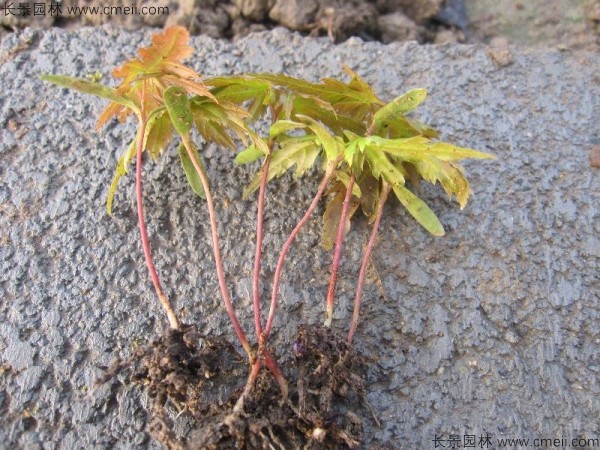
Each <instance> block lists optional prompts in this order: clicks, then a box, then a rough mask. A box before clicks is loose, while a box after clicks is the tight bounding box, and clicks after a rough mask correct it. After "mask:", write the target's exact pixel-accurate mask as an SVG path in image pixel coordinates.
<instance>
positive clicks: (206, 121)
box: [41, 27, 259, 359]
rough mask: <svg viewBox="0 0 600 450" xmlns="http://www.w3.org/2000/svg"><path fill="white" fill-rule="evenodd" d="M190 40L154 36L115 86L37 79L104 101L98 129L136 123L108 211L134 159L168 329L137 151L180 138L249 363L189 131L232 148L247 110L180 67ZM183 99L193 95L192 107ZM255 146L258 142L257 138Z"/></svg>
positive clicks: (174, 323) (173, 31)
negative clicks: (202, 202)
mask: <svg viewBox="0 0 600 450" xmlns="http://www.w3.org/2000/svg"><path fill="white" fill-rule="evenodd" d="M188 40H189V34H188V32H187V30H185V28H183V27H171V28H168V29H166V30H165V31H164V32H163V33H160V34H156V35H154V36H153V38H152V45H151V46H149V47H146V48H142V49H140V50H139V57H138V58H134V59H132V60H129V61H127V62H126V63H125V64H123V65H122V66H120V67H118V68H116V69H115V70H114V71H113V75H114V76H115V77H117V78H120V79H122V82H121V84H120V85H119V86H118V87H117V88H110V87H107V86H104V85H102V84H99V83H96V82H92V81H89V80H85V79H80V78H74V77H68V76H62V75H43V76H42V77H41V78H42V80H44V81H48V82H51V83H54V84H57V85H59V86H63V87H67V88H70V89H75V90H77V91H80V92H84V93H88V94H92V95H96V96H98V97H102V98H105V99H108V100H110V104H109V105H108V106H107V107H106V108H105V109H104V111H103V112H102V113H101V115H100V117H99V119H98V125H97V128H98V129H100V128H101V127H102V126H103V125H105V124H106V123H107V122H108V121H109V120H110V119H111V118H113V117H117V118H118V119H119V121H120V122H124V121H125V120H126V119H127V117H129V116H130V115H132V114H135V116H136V117H137V122H138V129H137V132H136V137H135V139H134V140H133V141H132V142H131V144H130V145H129V146H128V147H127V149H126V150H125V152H124V153H123V154H122V155H121V157H120V158H119V161H118V164H117V170H116V173H115V176H114V179H113V182H112V184H111V186H110V188H109V193H108V198H107V210H108V213H109V214H111V211H112V203H113V198H114V194H115V191H116V188H117V186H118V182H119V179H120V178H121V177H122V176H123V175H125V174H126V173H127V170H128V166H129V164H130V163H131V162H132V161H133V160H134V158H135V160H136V200H137V208H138V224H139V231H140V237H141V241H142V247H143V250H144V257H145V260H146V264H147V266H148V270H149V273H150V278H151V280H152V283H153V285H154V289H155V291H156V294H157V296H158V298H159V300H160V302H161V304H162V306H163V308H164V310H165V312H166V314H167V317H168V320H169V324H170V326H171V328H173V329H177V330H179V329H181V323H180V321H179V319H178V318H177V315H176V313H175V311H174V309H173V307H172V305H171V303H170V301H169V299H168V298H167V296H166V295H165V293H164V290H163V288H162V286H161V283H160V280H159V277H158V273H157V271H156V268H155V265H154V262H153V260H152V254H151V250H150V245H149V241H148V233H147V229H146V223H145V215H144V209H143V192H142V162H143V159H142V153H143V152H144V151H147V152H148V153H149V154H150V156H152V157H153V158H154V159H156V158H158V156H160V154H161V153H162V152H163V151H164V150H165V148H167V146H168V144H169V142H170V141H171V140H172V138H173V134H174V132H176V133H177V134H178V135H180V136H181V137H182V140H183V143H182V145H180V147H179V156H180V159H181V163H182V165H183V168H184V171H185V174H186V177H187V179H188V181H189V183H190V185H191V187H192V189H193V190H194V192H196V193H197V194H198V195H199V196H200V197H202V198H205V199H206V201H207V207H208V210H209V216H210V226H211V232H212V238H213V239H212V240H213V251H214V256H215V264H216V271H217V276H218V279H219V287H220V289H221V293H222V296H223V300H224V303H225V307H226V310H227V312H228V314H229V317H230V320H231V322H232V324H233V327H234V330H235V332H236V335H237V337H238V339H239V340H240V342H241V344H242V346H243V347H244V349H245V350H246V352H247V353H248V356H249V358H250V359H253V352H252V348H251V346H250V344H249V343H248V340H247V338H246V336H245V334H244V332H243V330H242V328H241V326H240V324H239V321H238V319H237V316H236V315H235V311H234V309H233V305H232V302H231V297H230V296H229V293H228V290H227V286H226V284H225V276H224V271H223V262H222V259H221V255H220V251H219V239H218V234H217V226H216V218H215V212H214V206H213V202H212V196H211V194H210V190H209V186H208V180H207V177H206V172H205V170H204V167H203V165H202V162H201V159H200V155H199V153H198V151H197V148H196V147H195V146H194V145H193V142H191V139H190V138H189V130H190V128H191V126H192V124H195V125H196V127H197V129H198V131H199V133H200V134H201V135H202V136H203V137H204V138H205V139H206V140H207V141H214V142H216V143H218V144H224V145H226V146H230V147H234V146H235V145H234V143H233V140H232V137H231V134H234V135H235V136H237V137H240V138H241V139H245V136H248V137H250V138H251V139H253V138H254V134H253V133H252V132H251V131H250V130H248V129H247V127H246V124H245V122H244V118H245V117H246V115H247V113H246V112H245V111H243V110H242V109H241V108H239V107H237V106H236V105H234V104H232V103H228V102H221V103H217V101H216V99H215V98H214V96H213V95H212V94H211V93H210V92H209V90H208V89H207V88H206V86H205V85H204V84H203V83H202V82H201V81H200V75H199V74H198V73H196V72H195V71H194V70H193V69H191V68H188V67H186V66H184V65H182V64H181V61H182V60H183V59H185V58H187V57H188V56H189V55H191V54H192V52H193V48H192V47H191V46H189V45H188V44H187V43H188ZM187 95H193V96H194V97H193V98H192V100H191V101H190V102H188V99H187ZM189 105H191V106H189ZM254 140H255V141H256V142H257V143H258V144H259V140H258V139H254Z"/></svg>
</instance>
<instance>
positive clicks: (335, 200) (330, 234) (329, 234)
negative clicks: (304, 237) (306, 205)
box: [321, 182, 358, 250]
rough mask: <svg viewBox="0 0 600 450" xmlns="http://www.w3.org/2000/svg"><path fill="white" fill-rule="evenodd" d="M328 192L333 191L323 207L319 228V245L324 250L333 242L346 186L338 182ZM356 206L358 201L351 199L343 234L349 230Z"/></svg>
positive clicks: (330, 246) (331, 246)
mask: <svg viewBox="0 0 600 450" xmlns="http://www.w3.org/2000/svg"><path fill="white" fill-rule="evenodd" d="M330 192H334V195H333V197H332V198H331V200H330V201H329V202H328V203H327V206H326V207H325V213H324V214H323V228H322V230H321V246H322V247H323V248H324V249H325V250H331V249H332V248H333V245H334V243H335V239H336V237H337V231H338V227H339V223H340V217H341V215H342V208H343V205H344V197H345V196H346V188H345V186H344V185H343V184H342V183H340V182H338V183H336V184H335V185H334V187H333V188H332V189H331V191H330ZM357 208H358V202H357V201H356V200H355V199H352V200H351V203H350V206H349V208H348V216H347V217H346V223H345V224H344V234H347V233H348V232H349V231H350V223H351V220H352V216H353V215H354V213H355V212H356V209H357Z"/></svg>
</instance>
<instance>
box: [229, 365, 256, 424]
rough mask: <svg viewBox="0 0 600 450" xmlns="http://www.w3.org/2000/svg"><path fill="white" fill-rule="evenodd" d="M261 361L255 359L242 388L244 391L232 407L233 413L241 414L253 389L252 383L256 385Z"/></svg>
mask: <svg viewBox="0 0 600 450" xmlns="http://www.w3.org/2000/svg"><path fill="white" fill-rule="evenodd" d="M260 366H261V361H260V358H256V359H255V360H254V362H253V363H252V366H251V369H250V375H248V379H247V380H246V385H245V386H244V391H243V392H242V395H240V398H238V399H237V401H236V402H235V406H234V407H233V411H234V412H242V411H243V410H244V402H245V401H246V399H247V398H248V396H249V395H250V392H252V388H253V387H254V383H256V379H257V378H258V374H259V373H260Z"/></svg>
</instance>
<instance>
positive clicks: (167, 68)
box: [42, 27, 492, 411]
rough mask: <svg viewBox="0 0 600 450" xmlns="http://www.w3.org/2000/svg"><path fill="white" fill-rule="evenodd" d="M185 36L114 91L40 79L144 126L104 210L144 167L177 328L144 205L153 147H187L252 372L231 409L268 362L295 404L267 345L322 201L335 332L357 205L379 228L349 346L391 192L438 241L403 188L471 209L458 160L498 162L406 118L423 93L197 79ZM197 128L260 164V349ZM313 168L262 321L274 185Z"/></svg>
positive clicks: (125, 69) (327, 83) (170, 41)
mask: <svg viewBox="0 0 600 450" xmlns="http://www.w3.org/2000/svg"><path fill="white" fill-rule="evenodd" d="M188 39H189V35H188V33H187V31H186V30H185V29H183V28H181V27H172V28H168V29H166V30H165V31H164V33H162V34H157V35H155V36H154V37H153V38H152V45H151V46H149V47H147V48H143V49H140V51H139V57H138V58H134V59H132V60H130V61H127V62H126V63H125V64H123V65H122V66H120V67H118V68H116V69H115V70H114V71H113V75H114V76H115V77H117V78H120V79H122V81H121V84H120V85H119V86H118V87H117V88H114V89H113V88H109V87H107V86H103V85H101V84H98V83H96V82H92V81H90V80H85V79H79V78H73V77H66V76H59V75H44V76H42V79H43V80H45V81H49V82H52V83H55V84H58V85H60V86H64V87H68V88H71V89H75V90H78V91H81V92H84V93H89V94H93V95H96V96H99V97H102V98H105V99H108V100H110V104H109V105H108V106H107V107H106V109H105V110H104V111H103V112H102V114H101V115H100V118H99V120H98V129H100V128H101V127H102V126H103V125H104V124H106V123H107V122H108V121H109V120H110V119H111V118H113V117H116V118H118V119H119V120H120V121H121V122H124V121H125V120H126V119H127V118H128V117H129V116H131V115H135V117H136V118H137V123H138V129H137V132H136V136H135V138H134V139H133V140H132V141H131V143H130V144H129V146H128V147H127V149H126V150H125V152H124V153H123V154H122V155H121V157H120V158H119V161H118V164H117V170H116V173H115V177H114V179H113V182H112V184H111V186H110V188H109V193H108V198H107V209H108V212H109V214H110V213H111V211H112V203H113V198H114V195H115V192H116V189H117V186H118V182H119V180H120V178H121V177H122V176H123V175H125V174H126V173H127V170H128V166H129V165H130V164H131V163H132V161H133V160H134V159H135V161H136V200H137V211H138V224H139V231H140V237H141V241H142V248H143V251H144V257H145V261H146V264H147V266H148V270H149V274H150V278H151V280H152V283H153V285H154V289H155V291H156V294H157V296H158V298H159V300H160V302H161V304H162V306H163V308H164V310H165V312H166V314H167V317H168V320H169V324H170V326H171V328H173V329H176V330H180V329H181V327H182V325H181V323H180V321H179V319H178V318H177V315H176V314H175V311H174V309H173V307H172V305H171V303H170V301H169V299H168V298H167V296H166V295H165V293H164V290H163V288H162V286H161V283H160V280H159V277H158V273H157V271H156V268H155V266H154V262H153V259H152V254H151V249H150V245H149V240H148V233H147V229H146V223H145V215H144V208H143V191H142V163H143V158H142V154H143V152H144V151H147V152H148V153H149V154H150V156H151V157H152V158H154V159H156V158H158V157H159V156H160V155H161V154H162V153H163V151H164V150H165V149H166V148H167V146H168V144H169V143H170V142H171V140H172V139H173V136H177V137H178V138H179V140H180V141H181V143H180V145H179V146H178V154H179V157H180V160H181V164H182V166H183V169H184V172H185V174H186V177H187V180H188V182H189V184H190V186H191V187H192V189H193V191H194V192H195V193H196V194H197V195H198V196H200V197H201V198H203V199H204V200H205V201H206V206H207V209H208V215H209V225H210V228H211V238H212V246H213V254H214V259H215V268H216V274H217V278H218V282H219V288H220V290H221V295H222V297H223V302H224V305H225V309H226V311H227V313H228V315H229V318H230V320H231V322H232V325H233V328H234V331H235V333H236V335H237V337H238V339H239V341H240V343H241V345H242V346H243V347H244V349H245V351H246V353H247V355H248V359H249V363H250V365H251V369H250V374H249V376H248V381H247V383H246V386H245V388H244V390H243V393H242V395H241V396H240V398H239V400H238V402H237V403H236V405H235V408H234V410H236V411H240V410H241V409H243V407H244V401H245V399H246V398H247V397H248V396H249V395H250V392H251V390H252V388H253V386H254V384H255V382H256V379H257V377H258V375H259V372H260V370H261V367H262V365H263V364H264V365H265V366H266V367H267V368H268V369H269V370H270V371H271V373H272V374H273V376H274V377H275V379H276V380H277V382H278V383H279V386H280V388H281V392H282V397H283V398H284V399H285V398H286V397H287V383H286V380H285V378H284V377H283V375H282V372H281V370H280V369H279V367H278V365H277V361H276V359H275V356H274V354H273V352H272V350H271V349H270V348H269V347H268V342H269V337H270V335H271V331H272V327H273V324H274V319H275V316H276V311H277V301H278V295H279V285H280V283H281V277H282V274H283V267H284V263H285V259H286V256H287V254H288V252H289V250H290V249H291V247H292V245H293V243H294V241H295V240H296V238H297V236H298V234H299V232H300V231H301V229H302V228H303V227H304V226H305V224H306V223H307V222H308V221H309V220H310V217H311V216H312V214H313V212H314V210H315V209H316V208H317V206H318V204H319V202H320V200H321V199H322V198H323V197H327V198H328V202H327V206H326V208H325V211H324V215H323V230H322V245H323V247H324V248H325V249H326V250H328V251H330V250H332V251H333V256H332V263H331V273H330V278H329V285H328V289H327V293H326V296H325V301H324V305H325V308H324V309H325V320H324V323H325V325H326V326H327V327H331V325H332V319H333V313H334V305H335V293H336V285H337V279H338V274H339V271H340V266H341V261H342V254H343V242H344V238H345V236H346V234H347V233H348V231H349V230H350V223H351V219H352V217H353V216H354V214H355V212H356V211H357V210H358V209H359V208H360V209H361V210H362V211H363V212H364V214H365V215H366V216H367V217H368V221H369V223H370V224H372V230H371V233H370V236H369V239H368V242H367V245H366V247H365V250H364V253H363V258H362V261H361V267H360V272H359V275H358V279H357V283H356V294H355V298H354V310H353V314H352V319H351V321H350V326H349V331H348V335H347V342H348V343H349V344H351V343H352V340H353V336H354V334H355V332H356V327H357V324H358V319H359V313H360V303H361V298H362V290H363V285H364V280H365V274H366V270H367V267H368V263H369V261H370V256H371V253H372V250H373V248H374V245H375V241H376V237H377V233H378V229H379V226H380V222H381V218H382V215H383V209H384V204H385V203H386V201H387V199H388V195H389V193H390V192H393V193H394V194H395V196H396V197H397V198H398V200H399V201H400V203H401V204H402V205H403V206H404V207H405V208H406V209H407V210H408V212H409V213H410V214H411V215H412V216H413V217H414V218H415V219H416V220H417V222H418V223H419V224H421V225H422V226H423V227H424V228H425V229H426V230H427V231H428V232H430V233H431V234H433V235H435V236H441V235H443V234H444V229H443V226H442V224H441V222H440V220H439V219H438V218H437V216H436V215H435V213H434V212H433V211H432V210H431V209H430V208H429V207H428V206H427V205H426V204H425V202H424V201H423V200H421V199H420V198H419V197H417V196H416V195H415V194H414V193H413V191H412V190H410V189H409V188H408V187H407V186H406V184H407V182H410V183H411V185H412V188H413V190H414V188H416V187H418V185H419V183H420V182H421V181H427V182H430V183H432V184H436V183H438V182H439V183H440V184H441V185H442V187H443V188H444V190H445V191H446V192H447V193H448V195H450V196H451V197H455V198H456V199H457V200H458V202H459V205H460V206H461V208H463V207H464V206H465V204H466V202H467V199H468V196H469V185H468V182H467V179H466V177H465V175H464V172H463V170H462V168H461V167H460V166H459V165H458V164H457V161H460V160H462V159H466V158H479V159H483V158H491V157H492V156H491V155H488V154H486V153H482V152H478V151H476V150H472V149H468V148H462V147H456V146H453V145H451V144H449V143H446V142H441V141H439V140H438V139H437V138H438V133H437V131H435V130H434V129H433V128H431V127H429V126H428V125H426V124H423V123H421V122H419V121H418V120H416V119H414V118H412V117H410V116H408V115H407V114H409V113H410V112H411V111H413V110H414V109H415V108H416V107H417V106H418V105H419V104H420V103H421V102H422V101H423V100H424V99H425V97H426V94H427V93H426V91H425V90H424V89H413V90H411V91H409V92H407V93H406V94H404V95H402V96H400V97H398V98H396V99H394V100H392V101H391V102H389V103H385V102H383V101H382V100H381V99H380V98H379V97H378V96H377V95H376V93H375V92H374V90H373V89H372V87H371V86H370V85H369V84H368V83H367V82H366V81H365V80H363V79H362V78H360V77H359V76H358V75H357V74H356V73H354V72H353V71H352V70H350V69H349V68H347V67H345V68H344V70H345V71H346V73H347V74H348V75H349V77H350V80H349V81H348V82H343V81H340V80H336V79H330V78H328V79H324V80H322V81H321V82H317V83H312V82H309V81H305V80H301V79H297V78H293V77H289V76H286V75H280V74H249V75H238V76H230V77H215V78H211V79H207V80H204V81H201V80H200V76H199V74H198V73H196V72H195V71H194V70H193V69H190V68H188V67H186V66H184V65H182V64H181V61H182V60H183V59H184V58H186V57H188V56H189V55H190V54H191V53H192V48H191V47H190V46H189V45H187V42H188ZM267 114H268V115H269V116H270V117H269V119H270V126H269V129H268V133H267V135H266V136H262V137H261V136H259V135H258V133H257V132H255V131H253V130H252V129H251V128H250V125H249V124H251V123H255V122H256V121H258V120H259V119H260V118H262V117H263V116H265V115H267ZM193 128H195V129H196V130H197V132H198V134H200V135H201V136H202V138H203V139H204V140H205V141H206V142H214V143H216V144H218V145H221V146H223V147H226V148H230V149H233V150H236V149H237V147H238V141H242V143H243V144H244V146H245V149H244V150H243V151H241V152H239V153H238V154H237V156H236V158H235V162H236V163H238V164H250V163H253V162H257V161H261V164H260V169H259V170H258V171H257V173H256V174H255V175H254V177H253V178H252V180H251V182H250V184H249V185H248V186H247V187H246V189H245V191H244V198H248V197H249V196H251V195H253V194H254V193H255V192H256V191H258V194H257V218H256V248H255V256H254V268H253V276H252V304H253V313H254V327H255V332H256V339H257V349H256V350H255V349H253V348H252V346H251V345H250V343H249V341H248V339H247V337H246V334H245V333H244V330H243V329H242V327H241V325H240V323H239V321H238V319H237V316H236V313H235V311H234V307H233V303H232V300H231V296H230V294H229V291H228V287H227V284H226V281H225V273H224V269H223V261H222V257H221V253H220V240H219V235H218V232H217V218H216V211H215V207H214V201H213V196H212V193H211V189H210V183H209V180H208V176H207V173H206V169H205V167H204V165H203V162H202V159H201V155H200V152H199V151H198V147H197V146H196V145H195V143H194V141H193V139H192V130H193ZM314 166H318V167H320V169H321V171H322V178H321V181H320V182H319V184H318V187H317V188H316V192H315V195H314V197H313V199H312V201H311V203H310V205H309V206H308V208H307V210H306V212H305V213H304V215H303V216H302V218H301V219H300V220H299V222H298V223H297V224H296V225H295V226H294V228H293V229H292V231H291V233H290V234H289V236H288V238H287V239H286V241H285V243H284V244H283V246H282V248H281V250H280V254H279V258H278V261H277V266H276V268H275V274H274V278H273V283H272V289H271V298H270V306H269V310H268V313H267V315H266V321H265V322H264V325H263V315H262V311H261V308H262V302H261V292H260V281H261V257H262V245H263V238H264V236H263V235H264V231H263V228H264V227H263V225H264V214H265V195H266V191H267V185H268V183H269V182H270V181H272V180H273V179H275V178H279V177H281V176H283V175H284V174H286V173H287V172H288V171H290V170H293V176H294V179H298V178H300V177H302V176H303V175H305V174H306V173H307V172H308V171H309V170H311V168H312V167H314Z"/></svg>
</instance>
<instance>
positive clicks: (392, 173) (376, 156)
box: [365, 147, 404, 187]
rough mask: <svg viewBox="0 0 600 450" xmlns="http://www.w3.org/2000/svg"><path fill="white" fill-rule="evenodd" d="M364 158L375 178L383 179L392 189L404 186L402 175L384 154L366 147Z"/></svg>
mask: <svg viewBox="0 0 600 450" xmlns="http://www.w3.org/2000/svg"><path fill="white" fill-rule="evenodd" d="M365 158H366V159H367V161H368V162H369V166H370V167H371V173H372V174H373V176H374V177H375V178H383V179H384V180H385V181H386V182H387V183H389V184H391V185H392V186H393V187H398V186H403V185H404V175H402V172H401V171H400V170H399V169H398V168H397V167H395V166H394V164H392V163H391V162H390V160H389V159H388V158H387V156H386V155H385V153H383V152H382V151H381V150H379V149H377V148H372V147H367V149H366V150H365Z"/></svg>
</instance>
